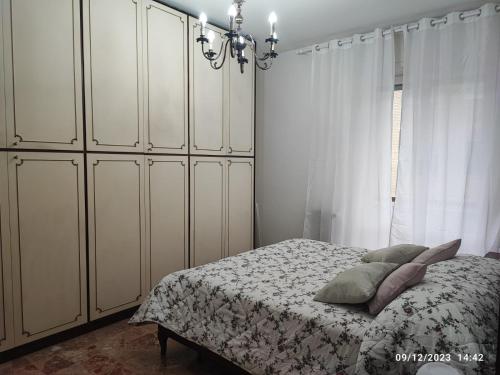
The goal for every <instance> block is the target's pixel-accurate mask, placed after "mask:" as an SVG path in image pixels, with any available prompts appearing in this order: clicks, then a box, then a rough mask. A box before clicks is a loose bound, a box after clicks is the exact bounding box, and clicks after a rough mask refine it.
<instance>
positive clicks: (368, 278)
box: [314, 262, 399, 303]
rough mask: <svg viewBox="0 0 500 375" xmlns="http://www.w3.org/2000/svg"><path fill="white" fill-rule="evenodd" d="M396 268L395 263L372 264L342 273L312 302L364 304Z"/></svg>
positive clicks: (362, 265)
mask: <svg viewBox="0 0 500 375" xmlns="http://www.w3.org/2000/svg"><path fill="white" fill-rule="evenodd" d="M398 266H399V265H398V264H395V263H380V262H373V263H368V264H361V265H359V266H356V267H354V268H351V269H349V270H346V271H343V272H341V273H339V274H338V275H337V276H335V278H334V279H333V280H332V281H330V282H329V283H328V284H326V285H325V286H324V287H323V288H322V289H321V290H320V291H319V292H318V293H317V294H316V296H315V297H314V300H315V301H318V302H325V303H364V302H366V301H368V300H370V298H372V297H373V296H374V295H375V293H376V292H377V287H378V286H379V285H380V283H381V282H382V280H384V278H385V277H386V276H387V275H388V274H390V273H391V272H392V271H393V270H394V269H395V268H396V267H398Z"/></svg>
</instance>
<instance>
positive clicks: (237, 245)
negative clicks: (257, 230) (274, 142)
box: [227, 158, 254, 256]
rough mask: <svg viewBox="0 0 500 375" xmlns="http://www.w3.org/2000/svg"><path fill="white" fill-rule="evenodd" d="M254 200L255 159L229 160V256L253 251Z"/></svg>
mask: <svg viewBox="0 0 500 375" xmlns="http://www.w3.org/2000/svg"><path fill="white" fill-rule="evenodd" d="M253 200H254V198H253V159H244V158H238V159H228V161H227V255H228V256H231V255H237V254H239V253H241V252H243V251H247V250H251V249H253Z"/></svg>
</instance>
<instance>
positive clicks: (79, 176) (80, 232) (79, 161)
mask: <svg viewBox="0 0 500 375" xmlns="http://www.w3.org/2000/svg"><path fill="white" fill-rule="evenodd" d="M8 157H9V185H10V188H9V194H10V203H11V215H10V216H11V220H10V225H11V230H12V236H11V241H12V262H13V267H12V270H13V284H14V312H15V313H14V320H15V340H16V345H18V344H23V343H25V342H29V341H32V340H35V339H38V338H41V337H44V336H48V335H50V334H53V333H56V332H59V331H62V330H65V329H68V328H71V327H74V326H76V325H79V324H82V323H84V322H85V321H86V318H87V305H86V301H87V293H86V272H85V216H84V212H85V211H84V196H83V191H84V188H83V157H82V155H80V154H59V153H57V154H52V153H31V154H30V153H9V155H8Z"/></svg>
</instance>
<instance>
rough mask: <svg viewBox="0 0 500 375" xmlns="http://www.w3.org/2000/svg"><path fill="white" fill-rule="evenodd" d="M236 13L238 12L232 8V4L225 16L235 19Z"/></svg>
mask: <svg viewBox="0 0 500 375" xmlns="http://www.w3.org/2000/svg"><path fill="white" fill-rule="evenodd" d="M237 13H238V12H237V11H236V7H235V6H234V4H232V5H231V6H230V7H229V9H228V10H227V15H228V16H229V17H232V18H234V17H236V14H237Z"/></svg>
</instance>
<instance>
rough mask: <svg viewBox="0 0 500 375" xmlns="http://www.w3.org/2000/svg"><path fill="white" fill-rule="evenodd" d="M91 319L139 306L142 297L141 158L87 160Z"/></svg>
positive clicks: (97, 156) (142, 192)
mask: <svg viewBox="0 0 500 375" xmlns="http://www.w3.org/2000/svg"><path fill="white" fill-rule="evenodd" d="M87 173H88V177H87V181H88V188H87V191H88V226H89V227H88V230H89V239H90V240H89V278H90V280H89V287H90V318H91V319H92V320H93V319H97V318H100V317H103V316H106V315H109V314H112V313H115V312H118V311H120V310H125V309H127V308H129V307H133V306H136V305H138V304H139V303H140V302H141V300H142V298H143V297H144V293H145V292H146V276H145V251H144V250H145V220H144V219H145V217H144V214H145V212H144V157H143V156H139V155H97V154H92V155H88V156H87Z"/></svg>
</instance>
